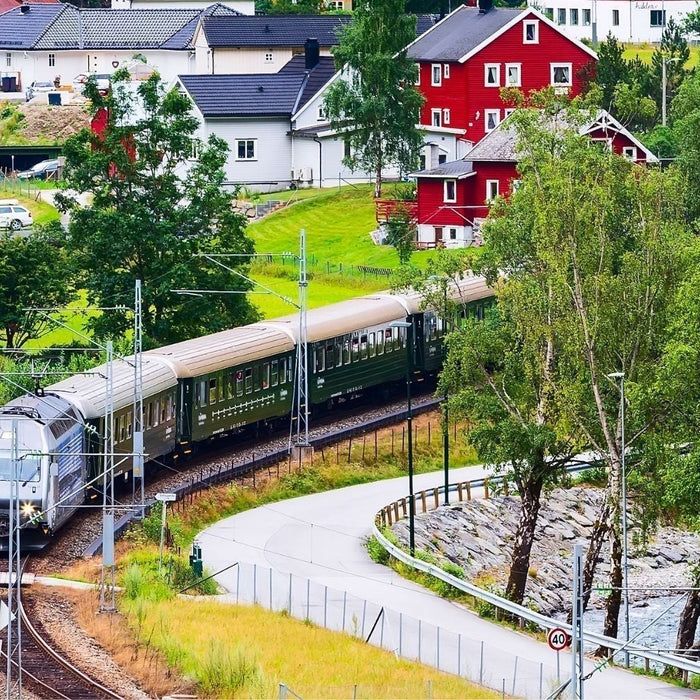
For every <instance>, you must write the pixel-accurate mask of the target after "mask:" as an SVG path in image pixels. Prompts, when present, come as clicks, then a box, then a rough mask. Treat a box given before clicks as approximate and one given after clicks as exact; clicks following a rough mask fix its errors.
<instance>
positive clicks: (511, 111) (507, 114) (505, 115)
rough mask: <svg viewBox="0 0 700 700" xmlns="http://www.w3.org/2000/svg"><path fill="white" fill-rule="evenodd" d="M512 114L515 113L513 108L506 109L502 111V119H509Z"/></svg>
mask: <svg viewBox="0 0 700 700" xmlns="http://www.w3.org/2000/svg"><path fill="white" fill-rule="evenodd" d="M513 112H515V107H506V108H505V109H504V110H503V118H504V119H505V118H506V117H509V116H510V115H511V114H513Z"/></svg>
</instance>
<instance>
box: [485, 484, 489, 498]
mask: <svg viewBox="0 0 700 700" xmlns="http://www.w3.org/2000/svg"><path fill="white" fill-rule="evenodd" d="M484 498H485V499H486V500H487V501H488V499H489V480H488V479H484Z"/></svg>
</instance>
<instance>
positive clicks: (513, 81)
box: [506, 63, 520, 87]
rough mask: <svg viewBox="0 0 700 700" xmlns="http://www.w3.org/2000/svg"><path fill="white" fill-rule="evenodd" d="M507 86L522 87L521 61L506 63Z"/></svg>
mask: <svg viewBox="0 0 700 700" xmlns="http://www.w3.org/2000/svg"><path fill="white" fill-rule="evenodd" d="M506 87H520V64H519V63H506Z"/></svg>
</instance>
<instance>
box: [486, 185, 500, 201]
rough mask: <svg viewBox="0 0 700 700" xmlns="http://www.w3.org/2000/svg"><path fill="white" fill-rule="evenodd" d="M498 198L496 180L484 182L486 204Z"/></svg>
mask: <svg viewBox="0 0 700 700" xmlns="http://www.w3.org/2000/svg"><path fill="white" fill-rule="evenodd" d="M496 197H498V180H486V202H491V201H493V200H494V199H496Z"/></svg>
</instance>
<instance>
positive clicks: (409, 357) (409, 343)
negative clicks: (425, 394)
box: [391, 321, 416, 556]
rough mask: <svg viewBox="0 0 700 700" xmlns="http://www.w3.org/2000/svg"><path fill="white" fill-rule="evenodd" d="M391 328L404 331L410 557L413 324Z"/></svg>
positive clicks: (412, 529) (411, 548)
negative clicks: (403, 329)
mask: <svg viewBox="0 0 700 700" xmlns="http://www.w3.org/2000/svg"><path fill="white" fill-rule="evenodd" d="M391 325H392V327H393V328H405V329H406V402H407V408H406V424H407V432H408V498H409V502H408V547H409V551H410V553H411V556H414V555H415V553H416V528H415V519H416V499H415V496H414V495H413V425H412V418H413V416H412V413H411V378H412V376H413V324H412V323H409V322H408V321H395V322H394V323H392V324H391Z"/></svg>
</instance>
